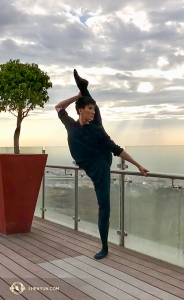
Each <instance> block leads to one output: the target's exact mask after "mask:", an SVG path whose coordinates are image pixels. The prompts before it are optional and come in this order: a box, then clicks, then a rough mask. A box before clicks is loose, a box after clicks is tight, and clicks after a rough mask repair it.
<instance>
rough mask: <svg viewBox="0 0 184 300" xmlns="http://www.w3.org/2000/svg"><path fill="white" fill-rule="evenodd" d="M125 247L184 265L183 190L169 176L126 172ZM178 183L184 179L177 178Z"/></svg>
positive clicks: (182, 183) (181, 183)
mask: <svg viewBox="0 0 184 300" xmlns="http://www.w3.org/2000/svg"><path fill="white" fill-rule="evenodd" d="M129 179H130V180H132V183H130V182H125V231H126V232H127V233H128V236H127V237H125V247H127V248H131V249H134V250H135V251H138V252H142V253H145V254H147V255H149V256H153V257H156V258H159V259H161V260H165V261H168V262H170V263H172V264H175V265H179V266H182V267H184V255H183V250H184V190H183V189H182V190H177V189H175V188H173V187H172V181H171V180H170V179H160V178H143V177H139V176H126V181H128V180H129ZM175 184H176V185H178V184H179V185H183V186H184V182H182V181H177V180H176V182H175Z"/></svg>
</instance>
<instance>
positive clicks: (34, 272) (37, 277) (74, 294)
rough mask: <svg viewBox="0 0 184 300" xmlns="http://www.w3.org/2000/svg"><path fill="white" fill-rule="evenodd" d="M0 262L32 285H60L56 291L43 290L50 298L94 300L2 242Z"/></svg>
mask: <svg viewBox="0 0 184 300" xmlns="http://www.w3.org/2000/svg"><path fill="white" fill-rule="evenodd" d="M4 253H6V256H5V255H3V254H4ZM0 262H1V264H2V265H4V266H5V267H6V268H7V269H9V270H12V269H13V272H14V273H15V274H16V275H17V276H19V277H20V278H23V279H24V280H25V281H26V282H27V283H28V284H29V285H30V286H35V287H38V286H40V287H45V286H48V285H49V286H52V287H59V291H55V292H52V293H48V292H49V291H43V293H44V295H45V296H46V297H48V298H49V299H50V300H52V299H53V300H57V299H58V300H59V299H61V300H69V299H73V300H76V299H81V300H92V298H91V297H89V296H88V295H86V294H84V293H82V292H81V291H79V290H78V289H77V288H73V287H72V286H71V285H69V284H67V283H65V282H64V281H62V280H60V279H58V278H57V277H56V276H54V275H53V274H50V273H49V272H46V271H45V270H43V268H41V267H39V266H38V265H36V264H34V263H32V262H30V261H29V260H27V259H25V258H24V257H22V256H21V255H19V254H17V253H16V252H14V251H12V250H11V249H9V248H7V247H5V246H4V245H1V244H0ZM28 270H29V271H28Z"/></svg>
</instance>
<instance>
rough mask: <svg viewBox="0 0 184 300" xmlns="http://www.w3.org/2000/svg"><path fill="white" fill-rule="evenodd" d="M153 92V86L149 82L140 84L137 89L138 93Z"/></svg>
mask: <svg viewBox="0 0 184 300" xmlns="http://www.w3.org/2000/svg"><path fill="white" fill-rule="evenodd" d="M152 90H153V86H152V84H151V83H150V82H141V83H140V84H139V87H138V89H137V91H138V92H140V93H149V92H151V91H152Z"/></svg>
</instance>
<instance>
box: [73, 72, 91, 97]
mask: <svg viewBox="0 0 184 300" xmlns="http://www.w3.org/2000/svg"><path fill="white" fill-rule="evenodd" d="M73 73H74V78H75V81H76V84H77V86H78V88H79V90H80V92H81V94H82V95H83V94H84V93H85V92H86V91H87V87H88V84H89V82H88V81H87V80H86V79H83V78H81V77H80V76H79V75H78V73H77V70H76V69H74V72H73Z"/></svg>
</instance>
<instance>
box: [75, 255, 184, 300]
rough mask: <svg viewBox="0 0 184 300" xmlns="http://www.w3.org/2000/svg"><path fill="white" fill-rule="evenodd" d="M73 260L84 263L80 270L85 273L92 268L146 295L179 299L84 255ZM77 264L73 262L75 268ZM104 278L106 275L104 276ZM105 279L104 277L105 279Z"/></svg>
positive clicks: (168, 299) (170, 299)
mask: <svg viewBox="0 0 184 300" xmlns="http://www.w3.org/2000/svg"><path fill="white" fill-rule="evenodd" d="M75 260H76V261H78V260H79V261H81V262H84V263H85V265H82V270H83V269H84V267H85V270H86V271H89V269H88V268H89V266H92V267H94V268H96V269H98V270H101V271H102V272H104V273H107V274H110V275H112V276H114V277H116V278H118V279H120V280H123V281H125V282H127V283H129V284H130V285H133V286H135V287H137V288H139V289H140V290H143V291H146V292H147V293H150V294H151V295H154V296H156V297H158V298H160V299H162V300H178V299H181V298H178V297H175V296H173V295H171V294H169V293H167V292H165V291H162V290H160V289H158V288H156V287H154V286H152V285H150V284H147V283H145V282H143V281H141V280H139V279H136V278H134V277H132V276H130V275H127V274H125V273H123V272H120V271H118V270H117V269H114V268H112V267H109V266H107V265H105V264H103V263H99V262H97V261H95V260H93V259H90V258H88V257H86V256H84V255H82V256H78V257H75ZM77 265H78V263H76V262H75V266H77ZM78 267H79V268H81V265H78ZM105 276H106V275H105ZM105 278H106V277H105Z"/></svg>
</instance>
